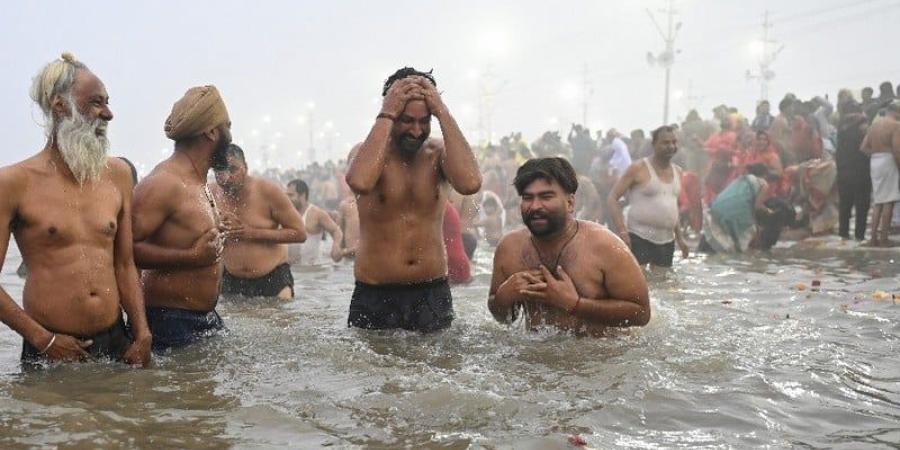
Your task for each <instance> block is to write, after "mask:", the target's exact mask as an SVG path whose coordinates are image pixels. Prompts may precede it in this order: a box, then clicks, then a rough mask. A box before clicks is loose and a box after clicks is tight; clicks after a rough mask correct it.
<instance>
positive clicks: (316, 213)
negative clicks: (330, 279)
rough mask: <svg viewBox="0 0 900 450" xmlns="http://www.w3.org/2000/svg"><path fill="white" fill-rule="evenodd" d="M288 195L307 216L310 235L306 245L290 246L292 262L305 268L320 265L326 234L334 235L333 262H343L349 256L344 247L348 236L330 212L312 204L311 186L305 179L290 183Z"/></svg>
mask: <svg viewBox="0 0 900 450" xmlns="http://www.w3.org/2000/svg"><path fill="white" fill-rule="evenodd" d="M287 195H288V198H289V199H290V200H291V203H293V204H294V208H296V209H297V212H299V213H300V215H302V216H303V223H304V225H305V226H306V233H307V236H308V237H307V238H306V242H304V243H302V244H293V245H290V246H288V261H289V262H290V263H291V264H297V263H299V264H301V265H304V266H314V265H316V264H319V255H320V254H321V253H322V250H321V249H320V247H321V244H322V234H323V233H328V234H329V235H331V252H330V256H331V259H332V261H334V262H338V261H340V260H341V258H343V257H344V256H345V255H344V252H343V250H342V248H341V243H342V242H344V233H343V232H342V231H341V227H340V226H338V224H337V223H336V222H335V221H334V219H332V218H331V216H330V215H328V212H326V211H325V210H324V209H322V208H319V207H318V206H316V205H313V204H312V203H310V201H309V186H308V185H307V184H306V182H304V181H303V180H291V181H290V182H288V185H287Z"/></svg>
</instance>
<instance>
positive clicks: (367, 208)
mask: <svg viewBox="0 0 900 450" xmlns="http://www.w3.org/2000/svg"><path fill="white" fill-rule="evenodd" d="M445 198H446V183H445V182H444V181H443V179H442V178H441V177H440V175H439V173H438V169H437V168H436V167H435V166H434V165H433V164H428V163H427V161H423V162H417V163H415V164H406V163H402V162H397V161H392V162H388V163H387V164H386V165H385V168H384V171H383V172H382V176H381V179H380V180H379V182H378V184H377V185H376V186H375V190H374V191H373V192H372V193H371V194H370V195H368V196H366V197H364V198H361V199H360V200H361V201H360V206H361V208H360V216H362V215H364V214H365V212H374V213H378V212H386V213H388V214H392V213H397V212H403V211H432V210H435V209H437V208H438V207H440V208H443V206H444V200H445ZM363 203H365V204H363Z"/></svg>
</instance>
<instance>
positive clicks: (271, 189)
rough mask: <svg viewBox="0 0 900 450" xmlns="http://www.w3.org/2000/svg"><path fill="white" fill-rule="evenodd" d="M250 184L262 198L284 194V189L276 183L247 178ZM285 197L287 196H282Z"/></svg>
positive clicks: (265, 179)
mask: <svg viewBox="0 0 900 450" xmlns="http://www.w3.org/2000/svg"><path fill="white" fill-rule="evenodd" d="M248 178H249V179H250V182H251V183H253V185H255V187H256V189H258V191H259V192H260V193H262V194H263V195H264V196H266V197H269V196H273V195H276V196H277V195H278V194H284V189H282V187H281V185H279V184H278V183H276V182H274V181H272V180H269V179H267V178H263V177H257V176H252V177H248ZM284 195H287V194H284Z"/></svg>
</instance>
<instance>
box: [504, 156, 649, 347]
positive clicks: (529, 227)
mask: <svg viewBox="0 0 900 450" xmlns="http://www.w3.org/2000/svg"><path fill="white" fill-rule="evenodd" d="M513 184H514V185H515V187H516V191H517V192H518V193H519V196H520V197H521V199H522V202H521V211H522V221H523V222H524V223H525V226H526V228H525V229H520V230H516V231H513V232H511V233H509V234H507V235H506V236H504V237H503V239H502V240H501V241H500V244H499V245H498V246H497V250H496V252H495V253H494V273H493V276H492V278H491V287H490V294H489V297H488V308H489V309H490V311H491V313H492V314H493V315H494V318H495V319H497V320H498V321H500V322H506V323H508V322H512V321H514V320H515V319H516V317H517V316H518V312H519V309H522V310H524V313H525V317H526V320H527V323H528V325H529V326H531V327H536V326H540V325H553V326H556V327H559V328H561V329H564V330H572V331H576V332H586V333H588V334H595V335H596V334H600V333H602V331H603V330H604V329H605V328H606V327H610V326H613V327H627V326H642V325H646V324H647V322H648V321H649V320H650V299H649V294H648V290H647V282H646V281H645V280H644V274H643V272H642V271H641V268H640V267H639V266H638V265H637V262H636V261H635V259H634V257H633V256H632V255H631V252H630V251H629V249H628V246H626V245H625V243H624V242H622V241H621V240H620V239H619V238H617V237H616V236H615V235H614V234H612V232H610V231H609V230H607V229H606V228H605V227H603V226H602V225H599V224H596V223H593V222H587V221H580V220H577V219H575V217H574V213H575V192H576V191H577V190H578V179H577V177H576V175H575V170H574V169H573V168H572V165H571V164H569V162H568V161H566V160H565V159H563V158H541V159H532V160H529V161H528V162H526V163H525V164H524V165H523V166H522V167H520V168H519V170H518V172H517V173H516V178H515V180H514V182H513Z"/></svg>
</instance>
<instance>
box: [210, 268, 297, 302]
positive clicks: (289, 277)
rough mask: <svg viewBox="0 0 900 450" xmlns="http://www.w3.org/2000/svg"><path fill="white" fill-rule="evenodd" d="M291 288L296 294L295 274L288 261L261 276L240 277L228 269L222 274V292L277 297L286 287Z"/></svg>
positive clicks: (245, 295) (246, 295)
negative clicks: (292, 272)
mask: <svg viewBox="0 0 900 450" xmlns="http://www.w3.org/2000/svg"><path fill="white" fill-rule="evenodd" d="M286 287H287V288H291V297H293V296H294V275H293V274H291V266H290V265H289V264H288V263H284V264H281V265H279V266H278V267H276V268H274V269H272V271H271V272H269V273H267V274H265V275H263V276H261V277H259V278H239V277H236V276H234V275H232V274H230V273H228V270H227V269H226V270H225V272H224V273H223V274H222V293H223V294H228V295H237V294H240V295H243V296H244V297H277V296H278V293H279V292H281V291H282V290H283V289H284V288H286Z"/></svg>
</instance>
